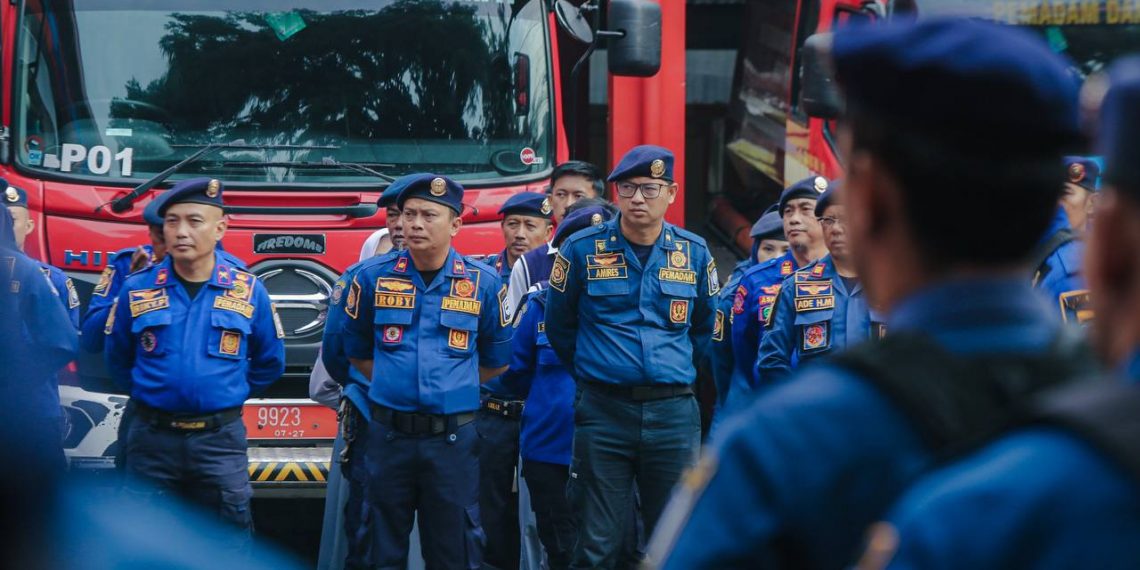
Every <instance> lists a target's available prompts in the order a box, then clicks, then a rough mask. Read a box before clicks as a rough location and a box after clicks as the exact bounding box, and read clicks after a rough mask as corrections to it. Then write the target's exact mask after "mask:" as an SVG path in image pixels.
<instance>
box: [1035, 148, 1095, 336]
mask: <svg viewBox="0 0 1140 570" xmlns="http://www.w3.org/2000/svg"><path fill="white" fill-rule="evenodd" d="M1064 166H1065V190H1064V192H1063V193H1062V194H1061V198H1060V200H1059V203H1058V206H1057V212H1056V214H1054V216H1053V221H1052V223H1050V224H1049V229H1048V230H1047V231H1046V233H1045V238H1044V239H1042V240H1041V243H1040V244H1039V245H1038V247H1037V251H1036V252H1034V257H1033V260H1032V261H1033V266H1032V267H1033V286H1034V287H1036V288H1037V289H1038V290H1040V291H1042V292H1043V293H1045V295H1046V296H1047V297H1048V299H1049V301H1050V302H1051V303H1056V304H1057V306H1058V307H1059V308H1060V312H1061V318H1062V319H1063V320H1064V321H1065V322H1067V323H1073V324H1085V323H1088V322H1089V321H1090V320H1092V318H1093V310H1092V306H1091V303H1090V301H1089V291H1088V287H1086V286H1085V279H1084V276H1082V275H1081V260H1082V259H1084V253H1085V244H1084V241H1083V240H1082V236H1083V235H1084V233H1085V230H1086V227H1087V225H1088V221H1089V212H1090V211H1091V209H1092V202H1093V198H1094V196H1095V195H1096V192H1097V190H1099V188H1100V165H1099V164H1098V163H1097V161H1096V159H1094V158H1091V157H1084V156H1066V157H1065V159H1064Z"/></svg>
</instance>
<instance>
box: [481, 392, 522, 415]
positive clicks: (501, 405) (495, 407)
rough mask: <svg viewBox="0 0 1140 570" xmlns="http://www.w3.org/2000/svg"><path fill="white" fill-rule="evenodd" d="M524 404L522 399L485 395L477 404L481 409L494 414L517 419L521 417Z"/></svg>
mask: <svg viewBox="0 0 1140 570" xmlns="http://www.w3.org/2000/svg"><path fill="white" fill-rule="evenodd" d="M524 404H525V402H523V401H522V400H504V399H502V398H495V397H487V398H484V399H483V401H482V403H480V404H479V405H480V407H481V408H482V409H484V410H487V411H489V412H491V413H492V414H494V415H496V416H503V417H504V418H509V419H512V420H517V419H520V418H522V413H523V405H524Z"/></svg>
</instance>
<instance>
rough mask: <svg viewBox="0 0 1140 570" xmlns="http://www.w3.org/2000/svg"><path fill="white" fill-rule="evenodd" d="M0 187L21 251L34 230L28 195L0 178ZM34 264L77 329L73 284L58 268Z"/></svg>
mask: <svg viewBox="0 0 1140 570" xmlns="http://www.w3.org/2000/svg"><path fill="white" fill-rule="evenodd" d="M0 187H2V188H3V198H4V205H5V206H7V207H8V213H9V214H11V215H12V230H13V233H14V235H15V238H16V247H18V248H19V249H20V251H23V250H24V244H25V243H26V240H27V239H28V236H29V235H31V233H32V231H33V230H35V220H32V216H31V212H30V211H29V210H28V193H27V192H25V191H23V190H21V189H20V188H16V187H15V186H10V185H8V181H6V180H4V179H3V178H0ZM33 261H36V260H33ZM36 263H38V264H39V266H40V271H42V272H43V274H44V276H46V277H47V278H48V281H50V282H51V286H52V287H54V288H55V291H56V294H57V296H58V297H59V300H60V302H62V303H63V306H64V308H65V309H67V314H68V315H69V316H70V317H71V323H72V328H79V294H78V293H77V292H76V291H75V284H74V283H72V281H71V278H70V277H68V276H67V275H66V274H64V272H63V271H62V270H60V269H59V268H58V267H56V266H54V265H48V264H46V263H44V262H42V261H36Z"/></svg>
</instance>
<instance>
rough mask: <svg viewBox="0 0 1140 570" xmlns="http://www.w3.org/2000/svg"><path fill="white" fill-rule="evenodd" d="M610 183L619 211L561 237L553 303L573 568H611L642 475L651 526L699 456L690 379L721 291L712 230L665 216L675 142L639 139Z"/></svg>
mask: <svg viewBox="0 0 1140 570" xmlns="http://www.w3.org/2000/svg"><path fill="white" fill-rule="evenodd" d="M609 181H610V182H613V183H614V186H615V188H616V190H617V196H618V207H619V208H620V210H621V213H620V215H619V216H618V217H616V218H614V219H613V220H611V221H609V222H604V223H602V224H600V225H598V226H594V227H592V228H590V229H588V230H584V231H581V232H578V233H576V234H574V235H572V236H570V237H569V238H567V239H566V241H565V242H563V243H562V247H560V248H559V250H558V256H557V258H556V259H555V263H554V267H553V269H552V270H551V273H550V297H549V299H548V300H547V306H546V327H547V337H548V338H549V339H550V343H551V346H552V348H554V350H555V352H556V353H557V354H558V356H559V358H560V359H561V361H562V362H564V363H567V365H568V366H570V368H571V374H572V375H573V376H574V378H575V380H577V382H578V386H579V391H580V392H579V396H578V401H577V404H576V414H575V426H574V429H575V435H574V450H573V464H572V467H571V471H572V472H571V475H570V479H571V482H570V487H569V488H568V490H567V493H568V495H569V497H570V502H571V505H572V508H573V509H574V511H575V512H576V513H577V514H578V524H579V528H578V540H577V543H576V546H575V549H574V555H573V561H572V563H571V567H573V568H607V567H612V566H614V565H615V564H616V563H617V557H618V554H619V547H620V546H621V537H622V532H621V529H622V528H623V527H624V525H625V521H626V514H627V513H628V512H629V510H630V509H631V508H632V506H631V505H632V503H631V501H632V495H633V493H632V489H633V483H634V481H636V482H637V487H638V489H639V490H640V493H641V500H642V514H643V516H644V520H645V527H646V529H651V528H652V527H653V526H654V524H656V522H657V519H658V517H659V516H660V515H661V510H662V508H664V506H665V501H666V500H667V499H668V496H669V492H670V490H671V489H672V487H673V485H674V484H676V482H677V481H678V480H679V479H680V477H681V473H682V471H683V470H684V469H686V468H687V467H688V466H690V465H692V463H693V462H694V461H695V460H696V456H697V452H698V449H699V446H700V437H701V419H700V411H699V409H698V407H697V401H696V398H695V396H694V394H693V382H694V380H695V379H696V365H697V363H699V362H700V361H701V359H702V358H703V357H704V355H705V352H706V351H707V349H708V346H709V342H710V339H711V337H712V332H713V326H714V322H715V304H716V294H717V292H718V291H719V289H720V281H719V279H718V278H717V272H716V263H715V262H714V261H713V259H712V256H711V255H710V254H709V251H708V248H707V247H706V246H705V242H704V240H703V239H701V238H700V236H697V235H696V234H693V233H690V232H688V231H686V230H683V229H681V228H678V227H676V226H673V225H671V224H668V223H666V222H665V211H666V210H667V209H668V208H669V205H670V204H672V203H673V201H674V200H675V199H676V196H677V189H678V187H677V183H676V182H675V181H674V180H673V154H672V153H671V152H670V151H669V150H668V149H665V148H662V147H659V146H652V145H644V146H638V147H634V148H633V149H631V150H630V151H629V152H627V153H626V154H625V156H624V157H622V159H621V161H620V162H618V164H617V166H616V167H614V170H613V172H611V173H610V176H609ZM646 417H651V418H653V419H652V421H648V422H647V421H645V420H644V418H646Z"/></svg>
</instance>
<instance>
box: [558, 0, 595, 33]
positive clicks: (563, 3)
mask: <svg viewBox="0 0 1140 570" xmlns="http://www.w3.org/2000/svg"><path fill="white" fill-rule="evenodd" d="M554 18H555V20H557V21H558V27H560V28H562V29H563V30H565V31H566V33H567V34H569V35H570V37H571V38H574V39H575V40H576V41H579V42H582V43H584V44H592V43H594V28H592V27H591V26H590V21H589V20H587V19H586V14H585V13H584V12H583V10H582V9H581V8H579V7H578V6H576V5H575V4H574V3H573V2H570V0H558V1H557V2H555V3H554Z"/></svg>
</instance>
